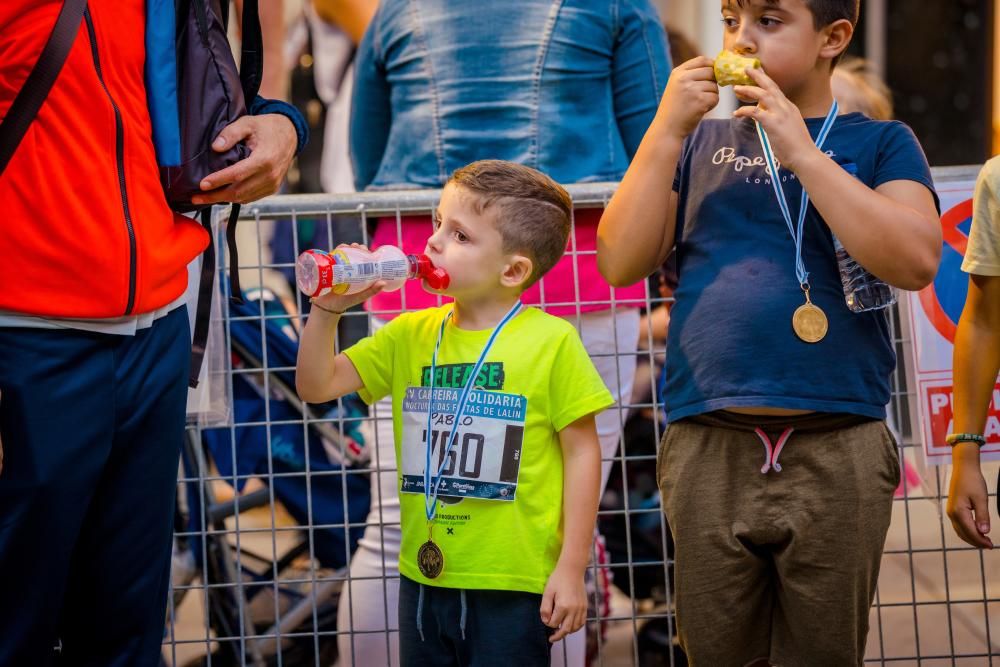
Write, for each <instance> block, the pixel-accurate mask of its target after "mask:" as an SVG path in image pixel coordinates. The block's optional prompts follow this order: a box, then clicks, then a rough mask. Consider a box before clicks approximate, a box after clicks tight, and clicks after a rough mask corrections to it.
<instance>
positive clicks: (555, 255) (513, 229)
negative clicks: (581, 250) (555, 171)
mask: <svg viewBox="0 0 1000 667" xmlns="http://www.w3.org/2000/svg"><path fill="white" fill-rule="evenodd" d="M448 183H453V184H454V185H457V186H459V187H461V188H463V189H465V190H467V191H468V192H471V193H473V194H475V195H476V202H475V204H474V206H475V208H476V212H477V213H480V214H482V213H484V212H485V211H487V210H489V209H491V208H492V209H495V214H494V219H495V224H496V226H497V230H498V231H499V232H500V238H502V239H503V251H504V252H505V253H523V254H525V255H527V256H528V258H530V259H531V263H532V265H533V266H532V270H531V275H530V276H528V280H527V281H526V282H525V283H524V288H525V289H527V288H528V287H530V286H531V285H533V284H535V283H536V282H538V280H539V279H540V278H541V277H542V276H544V275H545V273H546V272H547V271H548V270H549V269H551V268H552V267H553V266H555V264H556V262H558V261H559V258H560V257H562V255H563V253H564V252H565V251H566V241H567V240H568V239H569V231H570V216H571V215H572V210H573V202H572V200H571V199H570V197H569V193H568V192H566V190H565V189H564V188H563V187H562V186H561V185H559V184H558V183H556V182H555V181H554V180H552V179H551V178H549V177H548V176H546V175H545V174H543V173H542V172H540V171H538V170H537V169H532V168H531V167H525V166H523V165H520V164H515V163H513V162H507V161H505V160H479V161H478V162H473V163H472V164H469V165H466V166H464V167H462V168H460V169H456V170H455V173H453V174H452V175H451V178H450V179H448Z"/></svg>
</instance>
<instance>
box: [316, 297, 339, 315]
mask: <svg viewBox="0 0 1000 667" xmlns="http://www.w3.org/2000/svg"><path fill="white" fill-rule="evenodd" d="M309 303H310V304H311V305H312V306H313V308H318V309H319V310H321V311H323V312H324V313H327V314H329V315H333V316H336V317H338V318H339V317H340V316H341V315H343V314H344V312H345V311H343V310H334V309H333V308H327V307H326V306H323V305H321V304H320V303H319V302H318V301H317V300H316V297H313V298H311V299H309Z"/></svg>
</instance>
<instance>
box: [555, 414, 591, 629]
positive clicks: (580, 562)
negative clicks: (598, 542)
mask: <svg viewBox="0 0 1000 667" xmlns="http://www.w3.org/2000/svg"><path fill="white" fill-rule="evenodd" d="M559 444H560V445H561V446H562V457H563V545H562V552H561V553H560V554H559V562H558V563H557V564H556V569H555V570H554V571H553V572H552V575H551V576H550V577H549V580H548V582H547V583H546V585H545V593H544V595H543V596H542V608H541V614H542V621H543V622H544V623H545V624H546V625H548V626H549V627H552V628H559V629H558V630H557V631H556V632H555V634H553V635H552V637H551V638H550V639H549V641H551V642H557V641H559V640H560V639H562V638H563V637H565V636H566V635H568V634H570V633H572V632H575V631H577V630H579V629H580V628H581V627H583V624H584V622H585V621H586V620H587V594H586V591H585V590H584V583H583V577H584V573H585V571H586V569H587V564H588V563H589V562H590V551H591V547H592V545H593V543H594V524H595V523H596V521H597V505H598V503H599V502H600V493H601V444H600V441H599V440H598V439H597V426H596V424H595V422H594V416H593V415H590V416H587V417H583V418H582V419H578V420H576V421H575V422H573V423H572V424H570V425H569V426H567V427H566V428H564V429H563V430H561V431H559Z"/></svg>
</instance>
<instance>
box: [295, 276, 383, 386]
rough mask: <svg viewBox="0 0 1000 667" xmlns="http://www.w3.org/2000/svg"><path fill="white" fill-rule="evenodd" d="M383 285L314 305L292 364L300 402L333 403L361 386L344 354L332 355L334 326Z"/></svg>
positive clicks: (331, 296)
mask: <svg viewBox="0 0 1000 667" xmlns="http://www.w3.org/2000/svg"><path fill="white" fill-rule="evenodd" d="M384 285H385V283H384V282H382V281H378V282H377V283H375V284H374V285H372V286H371V287H369V288H368V289H366V290H364V291H363V292H358V293H357V294H349V295H344V296H338V295H336V294H333V293H332V292H331V293H330V294H326V295H324V296H321V297H318V298H317V299H316V301H315V302H314V303H313V308H312V310H310V311H309V318H308V319H307V320H306V326H305V327H304V328H303V329H302V335H301V337H300V338H299V356H298V359H297V360H296V362H295V389H296V391H297V392H298V394H299V398H301V399H302V400H303V401H305V402H307V403H323V402H325V401H332V400H333V399H335V398H340V397H341V396H344V395H345V394H350V393H351V392H353V391H357V390H359V389H361V388H362V387H363V386H364V383H363V382H362V381H361V376H360V375H358V371H357V369H356V368H354V364H353V363H352V362H351V360H350V359H348V358H347V357H346V356H345V355H343V354H337V355H334V353H333V342H334V340H336V338H337V323H338V322H340V314H338V313H343V312H344V311H345V310H347V309H348V308H350V307H351V306H356V305H357V304H359V303H362V302H363V301H365V300H367V299H369V298H371V297H372V296H375V295H376V294H378V293H379V292H380V291H382V287H383V286H384ZM329 311H337V312H335V313H333V312H329Z"/></svg>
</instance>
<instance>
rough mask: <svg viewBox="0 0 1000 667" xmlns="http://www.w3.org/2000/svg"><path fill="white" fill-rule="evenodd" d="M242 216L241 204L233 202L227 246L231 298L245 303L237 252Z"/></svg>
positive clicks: (227, 233) (228, 224) (233, 300)
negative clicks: (237, 238) (237, 223)
mask: <svg viewBox="0 0 1000 667" xmlns="http://www.w3.org/2000/svg"><path fill="white" fill-rule="evenodd" d="M239 218H240V205H239V204H233V205H232V208H231V209H230V211H229V222H227V223H226V246H227V247H228V248H229V300H230V301H232V302H233V303H243V290H242V289H241V288H240V258H239V255H238V254H237V252H236V221H237V220H239Z"/></svg>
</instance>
